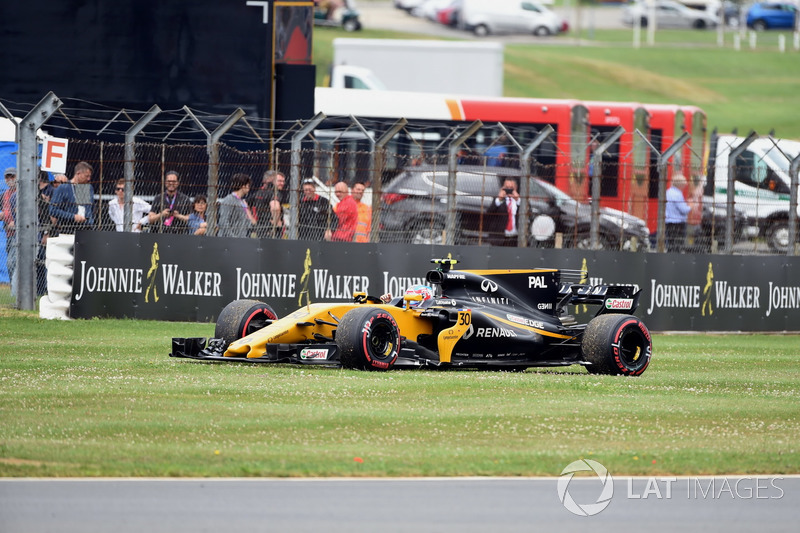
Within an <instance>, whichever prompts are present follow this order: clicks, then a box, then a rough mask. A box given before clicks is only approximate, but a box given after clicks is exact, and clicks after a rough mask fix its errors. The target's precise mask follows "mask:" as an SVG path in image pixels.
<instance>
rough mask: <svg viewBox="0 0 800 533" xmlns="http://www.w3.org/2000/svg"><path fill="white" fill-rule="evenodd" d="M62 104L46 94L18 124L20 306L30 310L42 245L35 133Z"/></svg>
mask: <svg viewBox="0 0 800 533" xmlns="http://www.w3.org/2000/svg"><path fill="white" fill-rule="evenodd" d="M60 107H61V100H59V98H58V97H57V96H56V95H55V94H53V92H52V91H51V92H49V93H47V95H46V96H45V97H44V98H42V100H41V101H40V102H39V103H38V104H36V106H35V107H34V108H33V109H31V111H30V112H29V113H28V114H27V115H25V118H23V119H22V121H21V122H20V123H19V124H18V125H17V142H18V143H19V153H18V154H17V234H16V237H17V270H16V276H17V308H18V309H24V310H26V311H31V310H33V309H34V305H35V302H36V253H37V250H38V246H39V229H38V227H37V226H38V223H39V216H38V214H39V209H38V206H37V202H36V197H37V194H38V192H37V184H38V183H39V164H38V159H39V157H38V141H37V139H36V132H37V131H38V130H39V128H40V127H41V126H42V125H43V124H44V123H45V122H47V120H48V119H49V118H50V117H51V116H52V115H53V113H55V112H56V111H57V110H58V108H60Z"/></svg>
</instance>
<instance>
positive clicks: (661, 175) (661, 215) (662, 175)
mask: <svg viewBox="0 0 800 533" xmlns="http://www.w3.org/2000/svg"><path fill="white" fill-rule="evenodd" d="M691 137H692V136H691V135H689V132H687V131H685V132H683V135H681V136H680V137H678V140H677V141H675V142H674V143H672V145H671V146H670V147H669V148H667V149H666V150H664V153H663V154H661V155H659V156H658V229H657V230H656V235H657V244H656V247H657V248H656V249H657V250H658V252H659V253H662V254H663V253H664V251H665V249H666V243H667V235H666V231H667V223H666V218H665V217H666V214H667V181H668V176H667V165H668V164H669V160H670V159H672V157H673V156H674V155H675V154H676V153H677V152H678V150H680V149H681V147H682V146H683V145H684V144H686V142H687V141H688V140H689V139H690V138H691Z"/></svg>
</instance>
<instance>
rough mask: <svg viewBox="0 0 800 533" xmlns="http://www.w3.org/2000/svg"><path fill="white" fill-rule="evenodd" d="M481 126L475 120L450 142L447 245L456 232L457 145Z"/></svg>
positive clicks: (446, 222) (446, 225) (481, 124)
mask: <svg viewBox="0 0 800 533" xmlns="http://www.w3.org/2000/svg"><path fill="white" fill-rule="evenodd" d="M481 126H483V122H481V121H480V120H476V121H475V122H473V123H472V124H470V125H469V126H467V129H465V130H464V131H463V132H462V133H461V135H459V136H458V137H456V138H455V139H454V140H453V142H452V143H450V148H449V157H448V158H447V219H446V221H445V228H444V232H445V235H444V236H445V241H444V243H445V244H446V245H448V246H452V245H453V244H455V233H456V173H457V170H458V147H459V146H461V145H462V144H464V143H465V142H466V140H467V139H469V138H470V137H472V135H473V134H474V133H475V132H476V131H478V129H480V127H481Z"/></svg>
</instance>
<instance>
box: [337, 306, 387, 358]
mask: <svg viewBox="0 0 800 533" xmlns="http://www.w3.org/2000/svg"><path fill="white" fill-rule="evenodd" d="M336 344H337V345H338V346H339V359H340V360H341V362H342V366H343V367H344V368H356V369H360V370H389V369H390V368H392V365H394V363H395V361H397V356H398V355H399V353H400V329H399V328H398V327H397V322H395V320H394V317H393V316H392V315H391V314H389V313H387V312H386V311H384V310H382V309H377V308H374V307H366V308H356V309H353V310H351V311H348V312H347V313H345V315H344V316H343V317H342V320H341V322H339V327H338V328H337V329H336Z"/></svg>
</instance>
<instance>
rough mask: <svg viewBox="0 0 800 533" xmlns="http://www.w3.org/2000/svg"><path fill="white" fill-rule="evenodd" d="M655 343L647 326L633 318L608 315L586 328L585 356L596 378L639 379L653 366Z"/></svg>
mask: <svg viewBox="0 0 800 533" xmlns="http://www.w3.org/2000/svg"><path fill="white" fill-rule="evenodd" d="M652 350H653V341H652V338H651V337H650V332H649V331H648V329H647V327H646V326H645V325H644V322H642V321H641V320H639V319H638V318H637V317H635V316H633V315H620V314H608V315H600V316H598V317H595V318H593V319H592V320H591V321H590V322H589V324H588V325H587V326H586V330H585V331H584V333H583V340H582V341H581V353H582V354H583V358H584V359H585V360H586V361H587V362H588V363H589V364H588V365H587V366H586V369H587V370H588V371H589V372H591V373H592V374H617V375H619V374H622V375H625V376H638V375H641V373H642V372H644V371H645V369H646V368H647V365H649V364H650V356H651V355H652Z"/></svg>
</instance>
